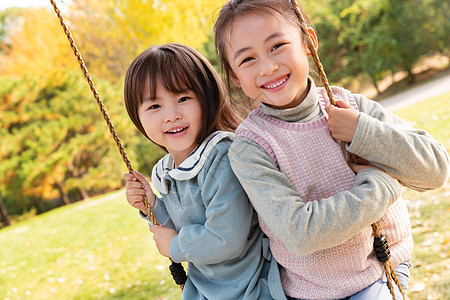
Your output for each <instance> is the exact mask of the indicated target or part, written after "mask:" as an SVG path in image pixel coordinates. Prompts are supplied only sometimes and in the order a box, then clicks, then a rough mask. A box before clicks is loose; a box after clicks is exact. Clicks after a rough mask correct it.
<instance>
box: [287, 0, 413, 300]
mask: <svg viewBox="0 0 450 300" xmlns="http://www.w3.org/2000/svg"><path fill="white" fill-rule="evenodd" d="M291 3H292V5H293V7H294V11H295V14H296V15H297V17H298V18H299V20H300V23H301V24H302V25H303V27H302V31H303V32H304V33H305V34H306V36H307V44H308V48H309V50H310V51H311V56H312V58H313V60H314V64H315V66H316V69H317V71H318V72H319V78H320V80H321V81H322V83H323V84H324V86H325V90H326V92H327V95H328V99H329V100H330V104H332V105H334V106H336V102H335V100H334V96H333V93H332V91H331V88H330V85H329V82H328V78H327V75H326V74H325V70H324V68H323V66H322V63H321V62H320V59H319V55H318V54H317V50H316V48H315V47H314V44H313V41H312V38H311V35H310V34H309V31H308V29H309V25H308V23H307V22H306V20H305V18H304V17H303V13H302V12H301V9H300V6H299V4H298V2H297V1H296V0H291ZM350 159H351V160H352V161H355V159H356V156H355V155H354V154H353V153H350ZM372 231H373V235H374V237H375V238H374V242H373V245H374V249H375V254H376V255H377V258H378V260H379V261H380V262H381V263H382V265H383V269H384V273H385V275H386V278H387V284H388V287H389V291H390V293H391V295H392V299H394V300H395V299H396V297H395V291H394V285H393V283H392V281H394V282H395V284H396V285H397V287H398V289H399V290H400V292H401V294H402V296H403V300H405V299H406V297H405V294H404V293H403V290H402V287H401V285H400V282H399V281H398V278H397V274H395V270H394V267H393V266H392V264H391V262H390V261H389V258H390V257H391V253H390V251H389V246H388V243H387V241H386V238H385V237H384V236H383V235H381V234H380V230H379V227H378V224H377V223H373V224H372Z"/></svg>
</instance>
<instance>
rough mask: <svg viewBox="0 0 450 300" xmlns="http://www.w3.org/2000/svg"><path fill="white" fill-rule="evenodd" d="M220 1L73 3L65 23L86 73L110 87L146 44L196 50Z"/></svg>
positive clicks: (84, 0) (107, 0) (105, 0)
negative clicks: (68, 24)
mask: <svg viewBox="0 0 450 300" xmlns="http://www.w3.org/2000/svg"><path fill="white" fill-rule="evenodd" d="M224 2H225V1H224V0H200V1H198V0H195V1H194V0H172V1H161V0H155V1H133V0H101V1H100V0H74V1H73V3H72V6H71V10H70V16H69V18H70V20H71V23H72V28H73V30H72V31H73V32H74V36H75V37H76V39H77V41H78V43H79V45H80V46H79V48H80V50H81V52H82V53H84V54H83V55H84V56H85V60H86V62H87V64H88V67H89V69H90V70H91V72H92V73H93V74H96V75H97V76H99V77H101V78H106V79H108V80H110V81H113V82H115V81H117V80H119V79H120V78H121V77H122V76H123V75H124V74H125V71H126V69H127V67H128V65H129V64H130V63H131V61H132V60H133V59H134V58H135V57H136V56H137V55H138V54H139V53H140V52H142V51H143V50H144V49H146V48H148V47H150V46H151V45H155V44H162V43H166V42H178V43H183V44H186V45H189V46H191V47H193V48H196V49H201V47H202V45H203V44H204V43H205V42H206V41H207V40H208V37H207V32H208V31H209V30H210V29H211V28H212V15H213V13H214V11H215V10H216V9H218V8H220V6H221V4H222V3H224ZM105 29H107V30H105Z"/></svg>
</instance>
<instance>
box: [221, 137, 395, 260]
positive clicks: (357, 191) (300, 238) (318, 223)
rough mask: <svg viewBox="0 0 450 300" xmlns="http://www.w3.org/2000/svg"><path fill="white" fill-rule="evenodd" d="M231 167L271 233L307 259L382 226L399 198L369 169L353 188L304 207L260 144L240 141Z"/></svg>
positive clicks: (387, 179)
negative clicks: (374, 225) (364, 230)
mask: <svg viewBox="0 0 450 300" xmlns="http://www.w3.org/2000/svg"><path fill="white" fill-rule="evenodd" d="M229 157H230V162H231V167H232V169H233V171H234V172H235V174H236V176H237V178H238V179H239V181H240V183H241V184H242V186H243V187H244V189H245V191H246V192H247V194H248V197H249V199H250V202H251V203H252V204H253V206H254V208H255V210H256V211H257V213H258V214H259V216H260V217H261V218H262V220H263V221H264V223H265V224H266V225H267V226H268V228H269V229H270V231H271V232H272V233H273V234H274V235H275V236H276V237H277V238H278V239H279V240H280V241H281V242H282V243H283V244H284V245H285V246H286V247H287V248H288V249H289V250H290V251H291V252H293V253H295V254H297V255H308V254H311V253H313V252H316V251H319V250H323V249H327V248H331V247H334V246H337V245H340V244H342V243H343V242H345V241H346V240H347V239H349V238H350V237H352V236H353V235H355V234H357V233H358V232H360V231H361V228H362V227H365V226H369V225H370V224H372V223H374V222H376V221H378V220H379V219H380V218H381V217H382V216H383V215H384V213H385V212H386V210H387V208H388V207H389V206H390V205H391V204H392V203H394V202H395V201H396V200H397V198H398V197H399V195H400V188H399V186H398V184H397V182H396V181H395V180H393V179H392V178H391V177H390V176H389V175H388V174H386V173H385V172H382V171H379V170H376V169H364V170H362V171H361V172H359V173H358V174H357V176H356V180H355V183H354V186H353V188H352V189H350V190H348V191H344V192H341V193H338V194H336V195H334V196H332V197H329V198H325V199H321V200H320V201H310V202H305V201H304V200H303V199H301V198H300V196H299V194H298V192H297V191H296V189H295V188H294V186H293V185H292V183H291V182H290V180H289V179H288V178H287V177H286V175H285V174H283V173H282V172H280V171H279V170H278V168H277V167H276V165H275V163H274V161H273V160H272V158H271V157H270V156H269V155H268V154H267V153H266V152H265V151H264V149H262V148H261V147H260V146H259V145H258V144H257V143H256V142H254V141H253V140H251V139H249V138H246V137H237V138H236V140H235V141H234V142H233V144H232V145H231V147H230V150H229Z"/></svg>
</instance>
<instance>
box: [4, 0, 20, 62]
mask: <svg viewBox="0 0 450 300" xmlns="http://www.w3.org/2000/svg"><path fill="white" fill-rule="evenodd" d="M20 12H21V9H19V8H16V7H10V8H7V9H5V10H0V55H3V54H4V53H5V51H7V50H9V49H10V48H11V45H10V44H9V43H10V41H9V38H8V32H9V31H10V28H12V27H14V26H15V25H17V16H18V15H20Z"/></svg>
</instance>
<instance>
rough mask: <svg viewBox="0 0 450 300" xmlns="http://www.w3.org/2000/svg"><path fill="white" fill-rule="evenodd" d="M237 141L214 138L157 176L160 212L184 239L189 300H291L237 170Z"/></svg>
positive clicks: (181, 248)
mask: <svg viewBox="0 0 450 300" xmlns="http://www.w3.org/2000/svg"><path fill="white" fill-rule="evenodd" d="M233 139H234V135H233V134H232V133H228V132H215V133H213V134H211V135H210V136H209V137H208V138H207V139H206V140H205V141H204V142H203V143H202V144H201V145H200V146H198V147H197V148H196V149H195V150H194V151H193V152H192V153H191V155H190V156H189V157H188V158H187V159H186V160H185V161H184V162H183V163H182V164H181V165H180V166H179V167H178V168H176V169H173V165H174V163H173V160H172V158H171V156H170V155H169V154H167V155H166V156H165V157H163V158H162V159H161V160H160V161H159V162H158V164H157V165H156V166H155V167H154V168H153V172H152V183H153V184H154V186H155V188H156V189H157V190H158V191H159V192H160V193H161V195H162V199H157V201H156V205H155V207H154V210H153V212H154V214H155V216H156V218H157V220H158V223H160V224H163V225H165V226H168V227H171V228H174V229H175V230H177V231H178V233H179V234H178V235H177V236H176V237H174V238H173V239H172V242H171V244H170V254H171V256H172V260H173V261H175V262H188V269H187V275H188V280H187V282H186V284H185V287H184V290H183V295H182V299H186V300H195V299H213V300H216V299H217V300H219V299H230V300H237V299H255V300H256V299H286V297H285V295H284V292H283V289H282V286H281V282H280V275H279V271H278V265H277V263H276V261H275V260H274V259H273V258H272V255H271V253H270V251H269V244H268V239H267V237H265V236H264V235H263V232H262V231H261V229H260V228H259V225H258V218H257V215H256V213H255V211H254V210H253V207H252V206H251V204H250V202H249V200H248V198H247V195H246V194H245V192H244V190H243V189H242V187H241V185H240V183H239V182H238V180H237V178H236V177H235V175H234V173H233V172H232V170H231V167H230V162H229V160H228V148H229V147H230V145H231V142H232V140H233Z"/></svg>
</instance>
